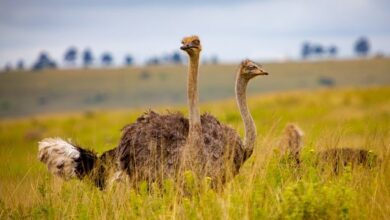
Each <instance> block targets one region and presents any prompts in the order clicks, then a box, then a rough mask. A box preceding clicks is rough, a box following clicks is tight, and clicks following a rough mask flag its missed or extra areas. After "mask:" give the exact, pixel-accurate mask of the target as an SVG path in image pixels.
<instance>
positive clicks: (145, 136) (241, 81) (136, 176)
mask: <svg viewBox="0 0 390 220" xmlns="http://www.w3.org/2000/svg"><path fill="white" fill-rule="evenodd" d="M193 39H194V40H193V41H191V42H192V43H190V45H188V44H187V41H186V39H185V40H184V41H183V44H184V46H183V47H182V49H183V50H185V51H186V52H187V53H188V55H189V57H190V59H189V62H190V65H189V66H190V68H189V70H190V71H189V72H190V73H189V82H194V81H195V80H191V77H193V76H194V73H195V72H197V65H196V64H195V62H194V61H195V60H197V59H198V56H197V54H198V53H199V52H200V49H199V48H200V47H198V46H196V45H198V44H199V40H198V38H193ZM194 56H195V58H194ZM193 67H196V68H193ZM267 74H268V73H267V72H265V71H263V70H262V69H261V68H260V67H259V66H258V65H256V64H255V63H254V62H252V61H250V60H245V61H243V62H242V63H241V65H240V67H239V71H238V73H237V77H236V86H235V88H236V89H235V91H236V99H237V104H238V107H239V110H240V113H241V117H242V119H243V121H244V126H245V138H244V143H243V142H242V140H241V138H240V137H239V135H238V133H237V132H236V131H235V130H234V129H232V128H230V127H229V126H227V125H224V124H222V123H220V122H219V121H218V120H217V119H216V118H215V117H213V116H212V115H210V114H203V115H202V116H201V117H200V125H201V127H200V128H199V127H196V128H195V129H193V131H191V130H192V128H193V127H192V126H194V124H191V123H193V122H194V123H196V122H197V121H196V120H197V115H198V109H197V100H195V99H194V97H195V98H196V95H197V92H194V93H193V95H194V96H191V91H192V92H193V91H194V90H195V91H196V86H194V85H191V84H190V83H189V107H190V109H189V112H190V120H187V119H186V118H184V117H183V116H182V115H181V114H180V113H175V114H167V115H159V114H157V113H155V112H148V113H146V114H144V115H143V116H141V117H140V118H138V120H137V122H135V123H133V124H131V125H129V126H127V127H125V129H124V133H123V136H122V139H121V142H120V144H119V147H118V153H119V154H118V155H119V160H120V164H121V170H123V171H125V172H126V173H127V174H128V176H129V177H130V179H131V180H132V181H134V182H138V181H140V180H148V181H156V180H157V181H159V180H161V179H163V178H166V177H177V173H178V171H180V168H181V166H182V165H183V164H184V165H185V168H189V169H190V170H194V169H193V168H194V167H191V166H190V167H188V166H186V164H185V163H183V160H186V155H185V154H184V155H183V152H184V151H186V150H187V149H189V150H193V151H190V153H189V154H188V155H190V157H188V159H190V160H194V161H196V162H195V165H196V166H201V167H195V169H198V168H199V170H198V171H201V172H202V174H201V175H204V176H209V177H211V178H212V182H213V185H214V186H218V185H219V184H223V183H224V182H225V181H226V180H227V179H229V178H231V177H232V176H234V175H235V174H237V173H238V171H239V169H240V167H241V166H242V164H243V163H244V162H245V160H246V159H247V158H248V157H249V156H250V155H251V154H252V152H253V147H254V145H255V141H256V126H255V123H254V121H253V118H252V116H251V114H250V112H249V110H248V106H247V103H246V87H247V84H248V82H249V80H250V79H252V78H254V77H255V76H258V75H267ZM194 88H195V89H194ZM192 119H193V120H192ZM195 126H197V125H195ZM199 130H200V131H201V132H202V133H201V134H199V133H198V132H199ZM191 132H194V133H195V134H194V135H192V133H191ZM187 137H188V138H187ZM191 138H194V140H191ZM188 145H189V147H188ZM187 147H188V148H187ZM191 165H194V163H191ZM198 174H199V173H198Z"/></svg>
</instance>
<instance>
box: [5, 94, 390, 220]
mask: <svg viewBox="0 0 390 220" xmlns="http://www.w3.org/2000/svg"><path fill="white" fill-rule="evenodd" d="M389 97H390V87H370V88H349V89H346V88H343V89H330V90H328V89H323V90H317V91H312V90H308V91H296V92H289V93H277V94H269V95H262V96H252V97H250V98H249V106H250V109H251V111H252V112H253V116H254V119H255V121H256V123H257V128H258V134H259V135H258V143H257V145H256V147H255V151H254V153H253V155H252V157H251V158H250V159H249V160H248V161H247V162H246V163H245V165H244V166H243V167H242V169H241V172H240V174H239V175H238V176H236V177H235V178H234V179H233V180H232V181H230V182H229V183H227V184H226V187H225V188H224V190H223V191H220V192H216V191H214V190H212V189H210V187H209V184H208V183H209V180H208V179H204V180H200V182H197V180H195V179H193V178H192V176H191V174H190V173H187V174H186V175H187V176H186V178H185V179H186V183H185V187H187V189H188V193H187V194H186V195H181V194H180V193H179V192H178V190H177V187H176V185H175V184H174V183H173V182H172V181H170V180H166V181H165V182H164V184H163V186H162V187H157V186H152V187H151V188H150V189H148V188H147V185H146V184H145V183H144V184H141V185H140V186H139V187H138V188H132V187H129V186H127V185H125V184H123V183H118V184H116V185H114V186H113V188H112V189H109V190H106V191H99V190H98V189H96V188H95V187H94V186H93V185H92V184H91V183H88V182H86V181H78V180H72V181H69V182H62V181H61V180H59V179H57V178H55V177H53V176H51V175H50V174H49V173H48V171H47V170H46V168H45V166H44V165H43V164H41V163H40V162H39V161H38V160H37V159H36V155H37V141H38V140H39V139H40V138H43V137H53V136H60V137H63V138H72V139H73V141H75V142H77V143H79V144H81V145H82V146H89V147H91V148H92V149H94V150H96V151H97V152H99V153H101V152H103V151H104V150H107V149H110V148H112V147H114V146H115V145H116V144H117V143H118V140H119V137H120V129H121V128H122V127H123V126H124V125H125V124H126V123H131V122H133V121H134V120H135V119H136V117H137V116H138V115H139V114H140V113H141V112H142V111H143V110H132V111H89V112H85V113H74V114H62V115H52V116H39V117H35V118H25V119H7V120H2V121H0V171H1V172H0V219H9V218H10V219H20V218H32V219H68V218H72V219H124V218H126V219H172V218H176V219H386V218H387V217H388V216H389V215H390V164H389V161H390V99H389ZM201 109H202V112H205V111H207V112H210V113H212V114H213V115H215V116H216V117H217V118H219V119H220V121H222V122H224V123H228V124H230V125H231V126H232V127H234V128H236V129H238V130H239V131H240V133H241V134H242V132H243V125H242V122H241V119H240V116H239V113H238V110H237V109H236V106H235V102H234V100H226V101H220V102H209V103H205V104H203V105H202V106H201ZM157 110H158V111H159V112H164V111H165V110H166V108H163V107H161V108H158V109H157ZM169 110H181V111H184V110H185V108H184V107H178V108H170V109H169ZM288 122H296V123H298V124H299V125H300V126H301V127H302V129H303V130H304V131H305V144H304V150H303V155H302V158H303V166H302V168H301V169H296V168H294V167H292V166H289V165H288V164H286V163H284V162H283V161H282V160H281V159H280V157H279V156H278V155H279V152H278V149H277V148H276V147H277V145H278V140H279V139H280V136H281V132H282V129H283V127H284V126H285V124H286V123H288ZM343 146H344V147H345V146H349V147H363V148H366V149H370V150H372V151H373V152H375V153H377V154H378V155H379V156H380V157H381V158H382V160H383V162H382V165H381V166H380V167H377V168H375V169H372V170H368V169H363V168H361V167H357V169H353V170H352V169H349V168H348V167H347V168H346V170H345V171H344V172H342V174H341V175H338V176H334V175H331V173H330V172H328V171H330V169H331V168H330V167H325V170H322V169H320V168H318V167H316V166H315V165H313V163H312V160H313V158H314V156H313V155H314V154H315V152H317V151H320V150H321V149H326V148H329V147H343Z"/></svg>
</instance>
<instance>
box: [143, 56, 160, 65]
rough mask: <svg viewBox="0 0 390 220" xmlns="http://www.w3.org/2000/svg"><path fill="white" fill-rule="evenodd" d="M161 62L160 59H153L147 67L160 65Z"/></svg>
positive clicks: (148, 62)
mask: <svg viewBox="0 0 390 220" xmlns="http://www.w3.org/2000/svg"><path fill="white" fill-rule="evenodd" d="M159 64H161V61H160V59H159V58H158V57H152V58H150V59H149V60H147V61H146V65H159Z"/></svg>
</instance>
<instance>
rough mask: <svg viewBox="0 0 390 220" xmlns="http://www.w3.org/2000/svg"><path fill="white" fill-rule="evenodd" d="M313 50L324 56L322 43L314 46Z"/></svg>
mask: <svg viewBox="0 0 390 220" xmlns="http://www.w3.org/2000/svg"><path fill="white" fill-rule="evenodd" d="M313 52H314V53H315V54H317V55H318V56H322V54H323V53H324V52H325V50H324V47H322V45H315V46H313Z"/></svg>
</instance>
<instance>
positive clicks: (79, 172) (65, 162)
mask: <svg viewBox="0 0 390 220" xmlns="http://www.w3.org/2000/svg"><path fill="white" fill-rule="evenodd" d="M182 44H183V45H182V46H181V49H182V50H184V51H186V52H187V54H188V55H189V58H190V59H189V70H188V73H189V74H188V86H187V93H188V106H189V116H190V117H189V118H190V119H189V121H188V120H187V119H185V118H184V117H183V116H182V115H181V114H180V113H169V114H165V115H160V114H158V113H155V112H153V111H149V112H147V113H145V114H143V115H142V116H140V117H139V118H138V119H137V121H136V122H135V123H132V124H130V125H128V126H126V127H125V128H124V129H123V135H122V138H121V140H120V143H119V145H118V146H117V147H116V148H114V149H112V150H109V151H107V152H104V153H103V154H102V156H100V157H98V156H97V155H96V153H94V152H92V151H90V150H87V149H85V148H82V147H80V146H77V145H75V144H73V143H69V142H66V141H64V140H62V139H60V138H46V139H44V140H42V141H40V142H39V150H38V158H39V160H40V161H42V162H43V163H45V164H46V165H47V167H48V170H49V171H50V172H51V173H53V174H54V175H56V176H59V177H61V178H63V179H65V180H68V179H71V178H76V177H77V178H79V179H82V178H84V177H85V176H89V177H90V178H92V180H93V181H94V182H95V184H96V185H97V186H99V187H104V186H105V182H106V179H107V176H108V173H109V172H108V170H111V171H112V170H114V171H116V173H119V174H118V175H120V172H121V171H125V172H126V173H127V174H128V175H129V177H130V179H132V180H137V181H139V180H156V179H158V177H161V175H162V174H164V175H163V176H172V175H173V174H174V173H175V171H176V170H178V168H179V167H182V168H183V169H195V168H197V167H200V165H199V164H200V163H199V162H198V161H199V160H198V159H201V158H203V157H202V156H201V155H202V154H201V153H200V152H201V151H202V149H203V144H202V143H203V141H202V131H201V130H202V129H201V119H200V114H199V107H198V90H197V80H198V67H199V58H200V52H201V50H202V46H201V44H200V40H199V38H198V37H197V36H190V37H185V38H184V39H183V41H182ZM205 118H206V120H207V116H206V117H205ZM183 146H186V147H183ZM182 156H183V158H184V159H183V160H182V158H181V157H182ZM178 162H180V164H179V163H178ZM163 164H167V166H165V167H164V165H163ZM182 165H185V166H182ZM162 167H163V168H164V171H162V170H160V168H162ZM155 168H156V169H155ZM161 172H162V173H161Z"/></svg>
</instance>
